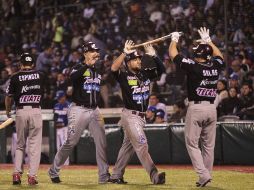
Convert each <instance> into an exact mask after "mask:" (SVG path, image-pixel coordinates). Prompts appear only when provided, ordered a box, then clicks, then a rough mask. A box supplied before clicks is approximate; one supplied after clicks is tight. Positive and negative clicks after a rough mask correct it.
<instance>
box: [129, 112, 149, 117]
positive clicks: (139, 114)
mask: <svg viewBox="0 0 254 190" xmlns="http://www.w3.org/2000/svg"><path fill="white" fill-rule="evenodd" d="M131 113H132V114H134V115H138V116H140V117H145V116H146V114H145V113H144V112H140V111H131Z"/></svg>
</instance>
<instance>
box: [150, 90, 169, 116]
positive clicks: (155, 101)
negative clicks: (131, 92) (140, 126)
mask: <svg viewBox="0 0 254 190" xmlns="http://www.w3.org/2000/svg"><path fill="white" fill-rule="evenodd" d="M149 106H154V107H156V109H157V110H158V109H162V110H163V111H164V120H165V121H167V118H168V116H167V108H166V105H165V104H164V103H161V102H160V100H159V98H158V94H157V93H152V94H151V95H150V96H149Z"/></svg>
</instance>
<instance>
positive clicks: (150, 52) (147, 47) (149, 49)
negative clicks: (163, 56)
mask: <svg viewBox="0 0 254 190" xmlns="http://www.w3.org/2000/svg"><path fill="white" fill-rule="evenodd" d="M144 48H145V52H146V54H147V55H150V56H152V57H154V56H156V52H155V49H154V48H153V46H152V45H151V44H147V45H145V46H144Z"/></svg>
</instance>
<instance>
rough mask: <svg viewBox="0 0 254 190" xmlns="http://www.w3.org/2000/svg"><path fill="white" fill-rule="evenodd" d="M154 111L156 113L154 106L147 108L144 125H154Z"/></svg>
mask: <svg viewBox="0 0 254 190" xmlns="http://www.w3.org/2000/svg"><path fill="white" fill-rule="evenodd" d="M156 111H157V109H156V107H154V106H149V107H148V109H147V110H146V123H154V121H155V116H156Z"/></svg>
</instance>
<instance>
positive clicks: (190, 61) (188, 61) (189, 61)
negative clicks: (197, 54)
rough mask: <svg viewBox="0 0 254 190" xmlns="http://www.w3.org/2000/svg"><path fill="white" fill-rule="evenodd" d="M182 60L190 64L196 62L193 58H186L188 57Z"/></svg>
mask: <svg viewBox="0 0 254 190" xmlns="http://www.w3.org/2000/svg"><path fill="white" fill-rule="evenodd" d="M182 62H184V63H188V64H195V62H194V61H193V60H191V59H186V58H183V59H182Z"/></svg>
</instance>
